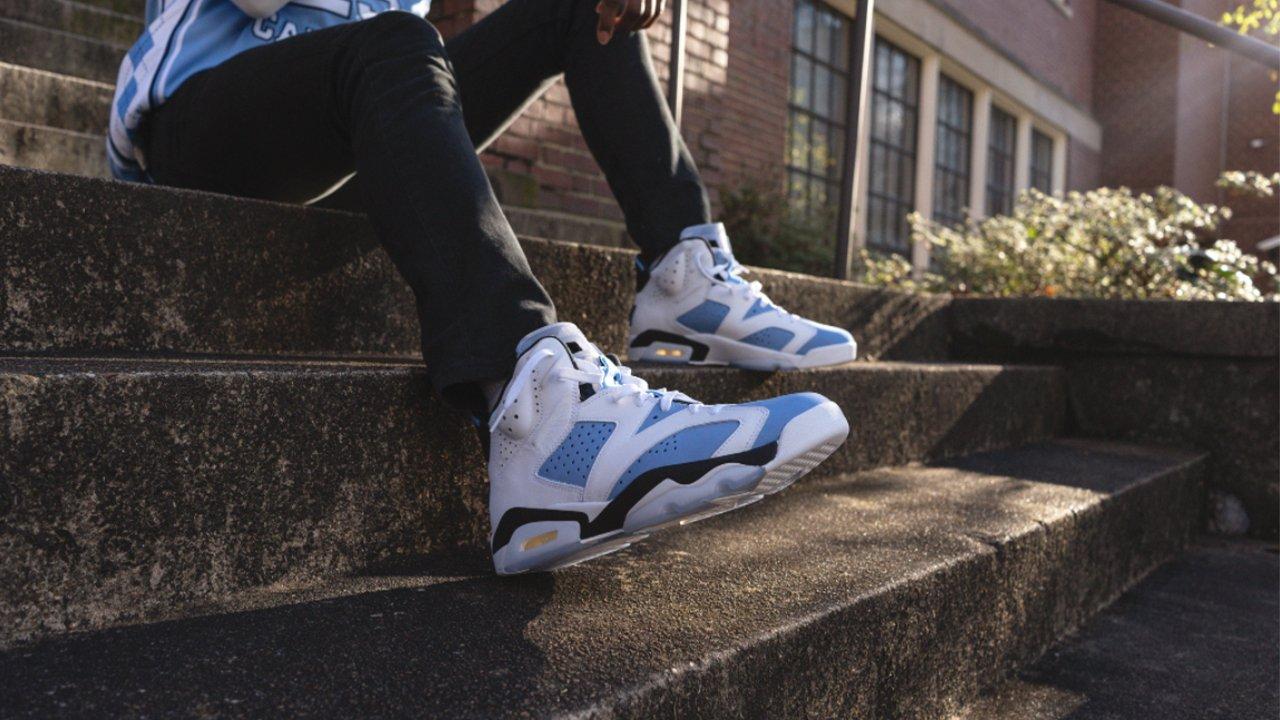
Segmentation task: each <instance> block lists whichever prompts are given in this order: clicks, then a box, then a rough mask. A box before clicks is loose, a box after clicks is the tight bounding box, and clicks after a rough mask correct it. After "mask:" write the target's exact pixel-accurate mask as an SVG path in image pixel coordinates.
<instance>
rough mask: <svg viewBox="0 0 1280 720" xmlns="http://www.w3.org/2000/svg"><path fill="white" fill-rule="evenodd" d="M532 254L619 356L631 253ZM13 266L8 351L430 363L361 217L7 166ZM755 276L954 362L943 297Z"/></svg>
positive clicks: (4, 226) (4, 330)
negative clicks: (420, 357) (420, 358)
mask: <svg viewBox="0 0 1280 720" xmlns="http://www.w3.org/2000/svg"><path fill="white" fill-rule="evenodd" d="M523 245H524V248H525V252H526V254H527V255H528V256H529V260H530V264H531V265H532V266H533V269H534V271H535V273H536V274H537V275H538V277H539V279H540V280H542V282H543V284H544V285H546V287H547V290H548V291H549V292H550V293H551V296H552V297H553V298H554V299H555V301H556V305H557V307H558V309H559V312H560V317H561V319H562V320H569V321H572V322H575V323H578V324H579V325H581V326H582V328H583V329H584V331H585V332H586V333H587V335H588V336H589V337H591V338H592V339H593V341H594V342H596V343H597V344H599V345H601V347H603V348H605V349H606V350H607V351H610V352H615V353H618V354H623V353H624V351H625V343H626V333H627V326H628V321H627V317H628V313H629V312H630V309H631V302H632V299H633V296H634V287H635V280H634V260H635V254H634V253H633V252H631V251H627V250H620V249H609V248H602V247H590V246H584V245H576V244H572V243H564V242H549V241H539V240H532V239H527V240H525V241H524V242H523ZM0 256H3V257H5V258H7V259H8V260H9V262H8V264H7V265H6V267H5V268H4V270H3V273H4V274H3V278H4V283H3V285H0V307H2V308H3V309H4V312H3V313H0V354H16V353H67V354H80V353H94V354H103V353H112V352H116V353H119V352H128V353H157V352H164V353H218V354H248V355H275V354H287V355H311V356H319V355H340V356H351V355H380V356H388V355H394V356H413V355H416V354H417V352H418V345H419V340H418V328H417V319H416V314H415V312H414V307H413V301H412V297H411V294H410V293H409V290H408V288H407V287H405V285H404V284H403V282H402V281H401V280H400V279H399V277H398V276H397V275H396V273H395V270H394V268H393V267H392V265H391V262H390V260H388V259H387V258H386V256H385V254H384V253H383V252H382V250H381V249H380V248H379V247H378V244H377V241H376V240H375V239H374V237H373V235H372V232H371V229H370V227H369V224H368V222H367V221H366V220H365V219H364V218H362V217H360V216H356V215H352V214H348V213H340V212H334V211H325V210H319V209H315V208H303V207H298V206H289V205H279V204H273V203H265V202H257V201H250V200H242V199H237V198H229V197H224V196H217V195H211V194H206V193H196V192H188V191H176V190H171V189H167V188H156V187H144V186H140V185H137V184H130V183H118V182H111V181H105V180H93V179H87V178H77V177H71V176H65V175H54V174H48V173H38V172H33V171H29V170H20V169H15V168H2V167H0ZM758 274H759V278H760V279H761V281H762V282H763V283H764V285H765V290H766V291H767V292H769V293H770V295H771V296H772V297H774V299H776V300H777V301H778V302H780V303H783V304H784V305H785V306H786V307H787V308H789V309H790V310H792V311H794V312H798V313H801V314H804V315H806V316H809V317H812V318H814V319H816V320H820V321H822V322H827V323H831V324H834V325H839V326H842V327H846V328H848V329H850V330H851V331H852V332H853V333H854V334H855V335H856V336H857V337H858V340H859V343H860V345H861V350H862V355H863V357H864V358H877V359H939V358H944V357H946V354H947V347H946V325H945V321H944V317H943V316H942V315H941V314H940V313H941V311H942V310H943V309H945V307H946V303H947V302H948V298H946V297H942V296H915V295H909V294H905V293H894V292H887V291H882V290H874V289H871V288H866V287H862V286H858V285H854V284H852V283H847V282H840V281H836V280H821V279H817V278H811V277H806V276H803V275H796V274H793V273H784V272H777V271H760V272H759V273H758Z"/></svg>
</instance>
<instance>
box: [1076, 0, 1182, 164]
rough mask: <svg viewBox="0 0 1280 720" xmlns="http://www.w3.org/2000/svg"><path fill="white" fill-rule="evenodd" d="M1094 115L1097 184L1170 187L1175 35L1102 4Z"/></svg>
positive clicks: (1174, 113) (1175, 95) (1174, 122)
mask: <svg viewBox="0 0 1280 720" xmlns="http://www.w3.org/2000/svg"><path fill="white" fill-rule="evenodd" d="M1096 47H1097V58H1096V62H1095V67H1096V68H1097V76H1096V78H1095V83H1094V102H1093V106H1094V109H1095V115H1096V116H1097V118H1098V120H1099V122H1101V123H1102V127H1103V153H1102V173H1101V180H1102V182H1103V184H1106V185H1128V186H1130V187H1133V188H1135V189H1149V188H1153V187H1156V186H1158V185H1167V184H1169V183H1170V182H1172V181H1173V172H1174V147H1175V138H1176V133H1177V111H1178V84H1177V70H1178V34H1177V33H1176V32H1174V31H1173V30H1170V29H1169V28H1167V27H1165V26H1163V25H1160V24H1158V23H1156V22H1154V21H1152V20H1148V19H1146V18H1144V17H1142V16H1139V15H1135V14H1134V13H1131V12H1129V11H1128V10H1123V9H1121V8H1117V7H1115V6H1112V5H1108V4H1106V3H1103V5H1102V7H1100V8H1099V12H1098V38H1097V46H1096Z"/></svg>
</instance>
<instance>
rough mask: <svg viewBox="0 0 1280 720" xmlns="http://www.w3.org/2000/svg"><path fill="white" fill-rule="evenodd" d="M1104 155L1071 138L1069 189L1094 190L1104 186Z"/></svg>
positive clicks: (1068, 171)
mask: <svg viewBox="0 0 1280 720" xmlns="http://www.w3.org/2000/svg"><path fill="white" fill-rule="evenodd" d="M1101 178H1102V155H1101V154H1100V153H1099V152H1098V151H1097V150H1094V149H1093V148H1091V147H1089V146H1087V145H1085V144H1084V143H1082V142H1080V141H1079V140H1076V139H1074V138H1071V139H1069V140H1068V145H1067V189H1068V190H1092V189H1094V188H1096V187H1098V186H1100V185H1101V184H1102V179H1101Z"/></svg>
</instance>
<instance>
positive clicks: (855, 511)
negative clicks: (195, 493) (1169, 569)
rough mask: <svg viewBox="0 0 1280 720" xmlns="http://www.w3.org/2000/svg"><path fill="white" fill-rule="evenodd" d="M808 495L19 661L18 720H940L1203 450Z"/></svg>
mask: <svg viewBox="0 0 1280 720" xmlns="http://www.w3.org/2000/svg"><path fill="white" fill-rule="evenodd" d="M962 465H963V466H962V467H930V468H919V467H918V468H900V469H893V470H883V471H874V472H869V473H864V474H861V475H858V476H855V477H852V478H848V479H839V480H832V481H828V482H817V483H808V484H805V485H804V486H802V487H799V488H796V489H794V490H792V491H789V492H787V493H784V494H782V495H780V496H778V497H777V498H772V499H770V500H769V501H766V502H763V503H760V504H758V505H756V506H753V507H752V508H748V509H746V510H743V511H741V512H739V513H735V514H733V515H728V516H725V517H723V518H718V519H715V520H711V521H708V522H705V523H701V524H698V525H695V526H693V527H692V528H688V529H684V530H679V531H672V532H670V533H666V534H664V535H662V536H659V537H657V538H654V539H652V540H651V541H649V542H647V543H644V544H641V545H639V546H637V547H636V548H633V549H632V550H629V551H627V552H624V553H620V554H618V555H616V556H613V557H611V558H608V559H605V560H602V561H600V562H596V563H593V564H588V565H584V566H580V567H578V568H573V569H570V570H567V571H564V572H560V573H556V574H554V575H539V576H531V577H523V578H515V579H499V578H496V577H493V576H491V575H489V574H488V571H487V567H486V562H485V559H484V558H483V557H480V556H463V555H456V554H450V555H448V556H444V557H440V556H435V557H426V558H418V559H407V560H404V561H402V562H397V563H390V564H387V565H385V566H382V567H380V568H374V569H369V570H367V571H365V572H362V573H360V574H358V575H355V576H349V577H347V578H345V579H343V580H340V581H337V582H333V583H330V584H326V585H322V586H318V587H310V588H305V589H301V590H296V591H292V590H291V589H289V588H287V587H285V588H282V587H269V588H263V589H260V590H258V591H255V592H252V593H247V594H245V595H242V596H240V597H238V598H237V599H236V600H234V601H232V602H229V603H227V604H224V605H221V606H218V607H210V608H207V609H206V611H207V612H208V613H210V614H209V615H207V616H204V617H198V618H188V619H182V620H174V621H170V622H165V623H160V624H155V625H148V626H139V627H131V628H120V629H115V630H108V631H101V632H94V633H87V634H79V635H72V636H67V637H62V638H57V639H52V640H47V641H45V642H41V643H38V644H34V645H26V646H22V647H19V648H14V649H10V650H8V651H6V652H3V653H0V676H2V677H5V678H6V682H5V683H3V684H2V685H0V715H3V716H5V717H15V718H16V717H41V716H47V715H51V714H56V715H58V716H59V717H67V718H74V717H104V716H153V717H155V716H169V715H183V716H188V715H198V716H206V717H213V716H225V717H261V716H290V717H391V716H396V717H545V716H560V715H564V714H573V715H574V716H576V717H619V718H626V717H636V718H640V717H646V718H647V717H762V718H763V717H769V718H774V717H800V716H809V717H872V716H881V717H883V716H895V717H936V716H938V715H939V714H942V713H945V712H950V711H954V710H956V709H958V708H959V707H960V704H961V703H963V702H965V701H966V700H968V699H970V698H972V697H974V696H975V695H976V693H977V692H978V690H979V689H980V688H981V687H983V686H984V685H986V684H989V683H990V682H991V681H992V680H994V679H995V678H997V677H1000V676H1002V675H1003V674H1004V673H1006V672H1007V671H1008V670H1009V669H1011V668H1014V667H1018V666H1021V665H1022V664H1023V663H1025V662H1026V661H1027V660H1030V659H1031V658H1034V657H1036V656H1038V655H1039V654H1040V653H1041V652H1042V651H1043V650H1044V649H1045V647H1047V646H1048V645H1049V644H1050V643H1051V642H1052V641H1053V640H1054V639H1055V638H1058V637H1060V636H1061V635H1062V634H1063V633H1064V632H1066V631H1067V630H1069V629H1070V628H1072V627H1074V626H1076V625H1078V624H1079V623H1080V622H1082V621H1083V620H1085V619H1086V618H1087V617H1089V616H1090V615H1091V614H1092V613H1093V612H1094V611H1096V609H1097V608H1098V607H1100V606H1102V605H1104V604H1106V603H1107V602H1109V601H1110V600H1111V599H1112V598H1113V597H1114V596H1115V595H1116V594H1117V593H1118V592H1120V591H1121V590H1123V589H1124V588H1125V587H1127V586H1128V585H1129V583H1131V582H1132V581H1133V580H1134V579H1135V578H1137V577H1139V576H1141V575H1142V574H1143V573H1144V572H1146V570H1147V569H1149V568H1150V567H1151V566H1152V565H1154V564H1156V563H1159V562H1161V561H1162V560H1163V559H1165V558H1166V557H1168V556H1169V555H1170V554H1171V553H1173V552H1176V550H1177V549H1178V548H1179V547H1180V546H1181V544H1182V543H1183V542H1184V541H1185V539H1186V538H1187V536H1188V534H1189V533H1190V532H1191V530H1192V527H1193V526H1194V521H1195V517H1196V514H1197V510H1196V506H1197V504H1198V498H1199V493H1198V490H1197V482H1196V469H1197V467H1198V465H1197V463H1196V460H1195V458H1194V456H1191V455H1188V454H1186V453H1182V452H1176V451H1163V450H1158V449H1151V448H1147V449H1144V448H1136V447H1132V446H1121V445H1115V444H1105V443H1084V442H1058V443H1049V444H1044V445H1038V446H1033V447H1028V448H1024V449H1021V450H1015V451H1007V452H1001V453H993V454H990V455H986V456H979V457H975V458H971V459H969V460H968V461H966V462H965V463H963V464H962Z"/></svg>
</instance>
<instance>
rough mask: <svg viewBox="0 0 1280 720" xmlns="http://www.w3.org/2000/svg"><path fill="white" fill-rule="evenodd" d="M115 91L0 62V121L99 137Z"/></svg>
mask: <svg viewBox="0 0 1280 720" xmlns="http://www.w3.org/2000/svg"><path fill="white" fill-rule="evenodd" d="M114 90H115V88H114V86H113V85H112V84H110V83H104V82H98V81H95V80H86V79H84V78H77V77H72V76H70V75H60V74H58V73H54V72H49V71H47V70H38V69H36V68H29V67H23V66H21V65H14V64H11V63H3V62H0V120H10V121H13V122H20V123H27V124H29V125H41V126H45V127H50V128H58V129H61V130H70V131H74V132H80V133H89V134H93V135H97V136H99V137H102V136H103V134H104V133H105V132H106V128H107V121H108V117H109V114H110V112H111V97H112V94H113V93H114Z"/></svg>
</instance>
